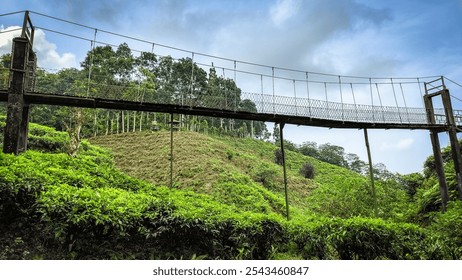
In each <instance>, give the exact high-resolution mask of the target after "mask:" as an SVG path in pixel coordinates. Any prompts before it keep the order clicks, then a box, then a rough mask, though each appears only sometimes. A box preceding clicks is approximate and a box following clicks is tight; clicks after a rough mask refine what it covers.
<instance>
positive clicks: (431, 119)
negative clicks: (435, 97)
mask: <svg viewBox="0 0 462 280" xmlns="http://www.w3.org/2000/svg"><path fill="white" fill-rule="evenodd" d="M431 98H432V96H431V95H428V94H426V95H425V96H424V103H425V108H426V110H427V120H428V123H429V124H435V123H436V120H435V111H434V109H433V102H432V100H431ZM430 139H431V142H432V148H433V157H434V159H435V169H436V173H437V175H438V183H439V187H440V195H441V206H442V210H443V212H445V211H446V206H447V204H448V201H449V194H448V184H447V182H446V176H445V174H444V167H443V156H442V155H441V146H440V140H439V138H438V131H436V130H430Z"/></svg>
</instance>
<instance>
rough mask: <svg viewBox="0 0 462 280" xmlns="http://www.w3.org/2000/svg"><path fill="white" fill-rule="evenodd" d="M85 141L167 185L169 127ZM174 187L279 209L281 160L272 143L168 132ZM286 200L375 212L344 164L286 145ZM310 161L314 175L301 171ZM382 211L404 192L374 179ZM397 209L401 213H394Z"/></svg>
mask: <svg viewBox="0 0 462 280" xmlns="http://www.w3.org/2000/svg"><path fill="white" fill-rule="evenodd" d="M90 141H91V143H93V144H96V145H100V146H103V147H106V148H108V149H110V150H111V151H112V153H113V156H114V160H115V164H116V166H117V167H118V168H120V169H121V170H122V171H124V172H126V173H127V174H130V175H131V176H134V177H137V178H140V179H143V180H147V181H149V182H151V183H153V184H156V185H164V186H166V185H169V183H170V160H169V155H170V133H169V132H155V133H151V132H145V133H127V134H123V135H122V134H119V135H107V136H100V137H96V138H93V139H91V140H90ZM173 141H174V142H173V144H174V148H173V149H174V151H173V154H174V162H173V177H174V185H175V186H176V188H179V189H188V190H193V191H195V192H198V193H203V194H208V195H211V196H212V197H213V198H214V199H216V200H217V201H220V202H222V203H224V204H234V205H237V206H238V207H242V208H244V209H247V210H249V211H256V212H262V213H268V211H269V210H273V211H275V212H276V213H279V214H281V213H283V211H284V210H283V209H284V207H285V206H284V205H285V201H284V183H283V170H282V166H280V165H278V164H276V163H275V151H276V150H277V149H278V147H276V146H275V145H274V144H272V143H268V142H264V141H260V140H255V139H249V138H244V139H242V138H232V137H216V136H207V135H204V134H199V133H195V132H175V133H174V140H173ZM286 162H287V171H288V176H287V178H288V192H289V204H290V206H291V208H292V211H293V212H294V213H298V214H303V213H304V214H310V213H316V214H325V215H327V216H338V217H353V216H358V215H360V216H373V212H374V211H373V207H372V206H373V202H372V194H371V188H370V184H369V181H368V179H366V178H365V177H363V176H361V175H360V174H358V173H355V172H353V171H350V170H348V169H345V168H342V167H338V166H335V165H331V164H328V163H325V162H321V161H319V160H317V159H314V158H311V157H308V156H304V155H302V154H300V153H296V152H292V151H287V152H286ZM306 162H309V163H310V164H311V165H312V166H313V167H314V169H315V177H314V179H306V178H304V177H303V176H302V175H300V174H299V170H300V168H301V167H302V165H303V164H305V163H306ZM377 192H378V197H379V202H380V205H379V206H381V207H380V211H379V212H380V214H381V215H380V216H381V217H384V218H389V217H392V216H393V217H394V216H396V215H395V214H399V215H403V213H402V212H403V211H405V210H404V209H395V208H397V207H398V208H399V207H402V206H403V205H405V200H406V194H405V192H404V191H403V190H401V189H399V188H397V187H395V186H394V187H391V188H390V187H389V186H387V185H385V184H377ZM399 212H401V213H399Z"/></svg>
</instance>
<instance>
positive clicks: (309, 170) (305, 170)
mask: <svg viewBox="0 0 462 280" xmlns="http://www.w3.org/2000/svg"><path fill="white" fill-rule="evenodd" d="M299 173H300V175H302V176H303V177H305V178H307V179H313V178H314V175H315V170H314V166H313V164H311V163H310V162H306V163H305V164H303V166H302V167H301V168H300V171H299Z"/></svg>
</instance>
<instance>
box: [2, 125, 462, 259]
mask: <svg viewBox="0 0 462 280" xmlns="http://www.w3.org/2000/svg"><path fill="white" fill-rule="evenodd" d="M31 134H32V135H34V136H35V137H38V138H37V139H40V137H42V138H43V139H45V138H46V137H48V138H49V140H48V142H47V143H48V144H46V145H45V144H40V145H39V144H34V145H33V146H37V147H39V148H38V149H41V150H42V151H34V150H30V151H28V152H26V153H23V154H21V155H20V156H13V155H6V154H0V224H2V232H1V233H0V248H1V249H0V259H35V258H45V259H197V258H201V259H204V258H205V259H272V258H277V259H280V258H284V259H289V258H290V259H292V258H295V259H297V258H299V259H300V258H302V259H398V260H401V259H459V258H461V257H462V252H461V250H460V247H461V246H462V244H461V243H462V240H461V239H460V236H461V235H462V233H461V232H460V228H461V226H462V222H461V220H460V217H461V216H462V214H461V209H462V207H461V204H460V203H458V202H454V203H450V204H449V208H448V211H447V212H446V213H444V214H441V213H436V214H432V215H429V217H428V223H429V226H428V227H427V228H423V227H421V226H418V225H414V224H409V223H404V222H402V221H406V220H409V219H408V218H407V216H408V212H409V211H410V206H409V205H411V206H412V204H409V201H408V199H409V196H408V194H407V192H408V190H409V189H410V188H408V187H403V186H402V185H400V184H398V182H396V181H395V180H392V179H390V180H384V181H381V182H378V183H377V185H376V189H377V191H376V192H377V196H378V198H379V199H378V208H379V211H378V213H379V217H380V218H373V217H372V216H373V212H374V211H373V209H372V205H373V203H372V201H371V199H372V197H371V189H370V186H369V182H368V180H367V179H366V178H364V177H362V176H361V175H360V174H358V173H356V172H353V171H350V170H347V169H344V168H341V167H338V166H333V165H329V164H327V163H325V162H321V161H318V160H316V159H313V158H310V157H306V156H304V155H301V154H299V153H297V152H294V151H287V154H286V155H287V166H288V179H289V191H290V192H292V193H290V194H291V199H292V200H293V201H294V204H293V205H291V216H292V219H291V220H290V221H287V220H285V218H284V213H285V201H284V199H283V195H282V190H281V189H282V187H281V180H282V179H281V167H280V166H278V165H276V164H275V163H274V162H273V160H274V149H275V147H274V145H273V144H270V143H264V142H261V141H255V140H252V139H240V140H239V141H236V140H235V139H232V138H219V140H218V139H215V140H213V142H210V143H209V142H207V141H204V139H209V138H206V137H205V136H200V137H203V138H201V139H202V140H201V141H193V142H191V139H193V137H199V136H193V134H191V133H188V134H185V135H182V134H180V133H178V134H177V135H176V136H175V137H176V138H175V139H176V140H177V141H180V140H181V139H182V137H183V138H184V140H183V141H184V142H180V143H188V142H191V144H192V145H193V146H191V147H189V146H185V145H182V147H183V148H184V149H185V150H188V151H189V150H194V149H195V150H198V151H197V153H198V154H197V155H196V156H194V157H193V158H194V160H193V161H191V162H188V159H189V158H191V157H186V156H184V155H182V154H181V153H178V155H177V158H178V159H181V160H182V161H181V163H182V164H183V165H185V166H187V165H188V164H191V166H193V165H194V168H196V169H194V170H193V169H191V170H189V169H182V170H179V172H181V173H180V174H183V175H184V176H186V175H187V176H190V177H193V178H194V177H195V176H196V174H197V173H198V172H199V173H200V172H205V173H208V174H209V173H210V172H212V171H213V172H218V175H216V176H215V177H210V178H213V180H212V179H208V181H210V182H211V183H213V185H212V184H211V185H210V186H208V187H206V183H201V182H197V187H202V188H203V189H202V190H203V193H202V194H199V193H197V192H193V191H191V188H180V189H169V188H167V187H162V186H155V185H151V184H148V183H146V182H143V181H141V180H138V179H134V178H131V177H129V176H127V175H124V174H123V173H121V172H120V171H118V169H116V168H115V167H114V165H113V162H112V156H111V155H110V154H109V153H108V151H107V150H105V149H102V148H97V147H95V146H93V145H91V144H89V143H88V142H83V143H82V148H81V149H82V152H81V153H80V154H79V155H78V156H77V157H75V158H73V157H69V156H68V155H66V154H64V153H61V152H60V148H59V147H63V145H62V143H63V142H64V141H66V135H65V134H60V133H57V132H55V131H53V130H51V129H47V128H45V127H40V126H31ZM45 136H46V137H45ZM140 136H142V137H144V138H143V141H140V140H138V141H134V140H133V139H131V138H128V139H127V141H129V142H138V143H143V144H146V145H147V146H148V147H151V146H150V145H151V144H149V143H150V141H148V139H150V138H149V137H155V140H156V141H157V142H162V141H163V140H162V141H160V140H161V139H162V137H163V134H161V133H159V134H145V135H143V134H142V135H140ZM166 136H168V135H166ZM123 137H126V136H121V137H120V138H117V139H115V142H118V143H119V144H121V143H123V140H122V138H123ZM167 138H168V137H167ZM108 139H109V138H105V140H108ZM109 140H110V139H109ZM39 141H44V140H39ZM156 141H154V142H156ZM209 141H212V140H211V139H209ZM60 143H61V144H60ZM197 143H201V145H198V144H197ZM44 147H48V148H49V149H50V150H51V151H52V152H53V153H44V152H43V150H46V149H47V148H44ZM193 148H194V149H193ZM159 149H162V147H159ZM167 150H168V149H166V150H165V151H164V152H166V153H168V151H167ZM115 152H117V151H115ZM134 152H135V153H136V151H134ZM200 155H203V157H200ZM205 159H210V160H205ZM138 160H142V158H138ZM147 162H149V163H150V164H153V163H155V162H156V161H154V160H148V161H147ZM202 162H204V164H205V166H201V165H200V164H199V163H201V164H202ZM307 162H309V163H310V164H311V165H312V167H313V168H315V169H316V171H317V175H316V177H315V178H314V179H312V180H307V179H305V178H303V176H300V175H299V174H298V171H299V170H300V169H301V168H302V167H303V166H304V164H305V163H307ZM130 165H135V166H137V165H136V164H133V163H130ZM451 168H452V166H450V165H448V166H447V171H448V181H449V182H450V183H451V185H452V186H454V181H455V178H454V176H451V173H450V172H449V171H450V169H451ZM197 170H202V171H197ZM188 174H189V175H188ZM209 176H210V174H209ZM409 177H410V178H408V177H403V178H405V179H406V180H407V181H408V182H409V184H411V183H412V184H417V183H416V182H420V179H421V178H420V177H419V176H409ZM403 180H404V179H403ZM433 183H436V181H434V182H433ZM290 184H292V185H290ZM423 185H424V187H417V186H416V185H415V186H416V188H417V191H416V194H415V198H416V201H417V203H422V205H423V203H424V202H423V201H424V200H423V197H425V196H424V195H423V193H425V192H428V203H427V204H428V205H431V204H432V203H434V202H435V201H436V199H437V196H436V197H433V195H434V194H435V193H436V194H437V188H436V189H434V187H431V186H436V185H435V184H433V185H432V183H431V182H429V181H425V182H424V183H423ZM427 185H428V186H430V187H425V186H427ZM291 186H292V187H291ZM298 186H301V187H299V188H298ZM314 187H316V188H315V189H314V190H310V188H314ZM297 188H298V189H297ZM307 189H308V191H307ZM303 191H305V192H307V195H306V196H303V195H304V193H303ZM310 191H311V192H310ZM452 193H454V190H452ZM300 197H302V198H301V199H300ZM306 197H307V198H306ZM297 198H299V199H300V200H301V201H297V200H296V199H297Z"/></svg>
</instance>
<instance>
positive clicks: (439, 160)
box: [424, 77, 462, 211]
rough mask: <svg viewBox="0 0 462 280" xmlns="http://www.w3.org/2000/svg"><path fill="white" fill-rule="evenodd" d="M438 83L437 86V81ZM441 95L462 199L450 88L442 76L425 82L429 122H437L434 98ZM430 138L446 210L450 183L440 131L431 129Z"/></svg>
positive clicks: (461, 171)
mask: <svg viewBox="0 0 462 280" xmlns="http://www.w3.org/2000/svg"><path fill="white" fill-rule="evenodd" d="M436 82H438V84H437V85H436V86H435V83H436ZM436 96H441V99H442V101H443V107H444V114H445V115H444V116H445V118H446V125H447V132H448V134H449V141H450V143H451V155H452V159H453V161H454V169H455V173H456V180H457V191H458V196H459V199H461V200H462V157H461V152H460V145H459V141H458V139H457V124H456V121H455V118H454V112H453V109H452V104H451V97H450V94H449V90H448V89H447V88H446V86H445V84H444V79H443V77H441V78H440V79H437V80H435V81H432V82H429V83H425V95H424V103H425V109H426V111H427V120H428V123H429V124H436V117H435V110H434V107H433V101H432V98H433V97H436ZM430 139H431V142H432V147H433V156H434V158H435V168H436V172H437V174H438V182H439V186H440V193H441V201H442V208H443V211H446V206H447V202H448V201H449V192H448V185H447V182H446V176H445V173H444V167H443V164H444V162H443V157H442V155H441V146H440V142H439V138H438V131H437V130H434V129H431V130H430Z"/></svg>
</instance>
